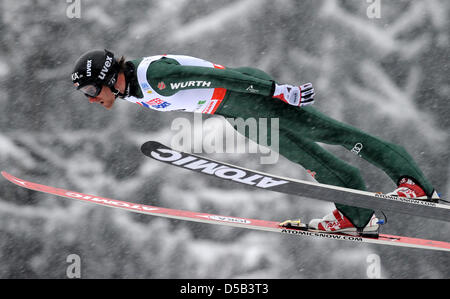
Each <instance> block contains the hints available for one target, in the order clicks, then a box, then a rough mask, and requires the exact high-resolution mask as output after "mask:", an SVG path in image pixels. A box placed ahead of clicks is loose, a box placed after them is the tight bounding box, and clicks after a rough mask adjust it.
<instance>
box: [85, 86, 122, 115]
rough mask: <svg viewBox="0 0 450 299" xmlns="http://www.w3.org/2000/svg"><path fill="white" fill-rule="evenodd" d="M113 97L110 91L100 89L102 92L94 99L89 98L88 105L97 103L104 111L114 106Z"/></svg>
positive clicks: (105, 88)
mask: <svg viewBox="0 0 450 299" xmlns="http://www.w3.org/2000/svg"><path fill="white" fill-rule="evenodd" d="M115 99H116V98H115V96H114V94H113V93H112V91H111V89H109V88H108V87H106V86H103V87H102V91H101V92H100V93H99V95H98V96H96V97H95V98H91V97H90V98H89V102H90V103H99V104H100V105H102V106H103V107H105V108H106V109H108V110H109V109H111V108H112V106H113V105H114V101H115Z"/></svg>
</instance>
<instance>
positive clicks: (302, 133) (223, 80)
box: [131, 57, 433, 227]
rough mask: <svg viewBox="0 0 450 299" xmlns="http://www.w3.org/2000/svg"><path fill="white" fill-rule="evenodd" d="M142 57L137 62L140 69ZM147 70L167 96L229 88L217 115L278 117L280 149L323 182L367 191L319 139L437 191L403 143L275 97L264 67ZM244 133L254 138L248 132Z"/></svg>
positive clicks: (168, 63) (362, 217) (362, 216)
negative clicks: (381, 137)
mask: <svg viewBox="0 0 450 299" xmlns="http://www.w3.org/2000/svg"><path fill="white" fill-rule="evenodd" d="M141 60H142V59H139V60H134V61H131V62H132V64H133V65H134V67H136V68H137V67H138V65H139V63H140V62H141ZM146 75H147V81H148V83H149V84H150V86H151V87H152V88H153V89H154V90H156V91H158V93H160V94H161V95H164V96H166V95H172V94H175V93H177V92H179V91H180V90H184V89H195V88H202V87H201V84H191V86H189V84H185V87H181V88H180V86H181V85H178V86H177V89H176V90H174V89H173V88H171V86H172V85H171V83H179V82H185V81H195V82H197V81H198V82H200V81H202V82H203V81H207V82H211V84H210V85H208V86H209V87H213V88H225V89H226V94H225V96H224V98H223V101H222V102H221V103H220V106H219V107H218V108H217V110H216V111H215V114H218V115H222V116H224V117H226V118H229V119H236V118H242V119H248V118H254V119H256V120H257V121H258V120H259V119H260V118H278V119H279V143H278V144H279V153H280V154H281V155H283V156H284V157H286V158H287V159H289V160H291V161H292V162H295V163H297V164H299V165H301V166H302V167H304V168H305V169H306V170H309V171H311V172H313V173H315V179H316V180H317V181H318V182H320V183H323V184H329V185H336V186H342V187H347V188H353V189H358V190H366V186H365V183H364V180H363V178H362V177H361V175H360V173H359V170H358V169H357V168H355V167H353V166H351V165H349V164H348V163H346V162H344V161H343V160H341V159H339V158H337V157H336V156H334V155H333V154H332V153H330V152H328V151H327V150H325V149H324V148H322V147H321V146H320V145H318V144H317V143H316V142H321V143H325V144H332V145H341V146H343V147H344V148H346V149H347V150H349V151H352V150H353V151H355V148H356V149H357V151H358V154H359V155H360V157H362V158H363V159H365V160H367V161H368V162H370V163H371V164H373V165H375V166H376V167H378V168H380V169H382V170H383V171H384V172H385V173H386V174H387V175H388V176H389V177H390V178H391V179H392V180H393V181H394V182H395V183H398V181H399V179H400V178H401V177H404V176H408V177H411V178H413V179H414V180H415V181H416V182H417V183H418V184H419V185H420V186H421V187H422V188H423V189H424V190H425V192H426V193H427V195H429V196H430V195H431V194H432V193H433V187H432V185H431V184H430V183H429V182H428V180H427V179H426V178H425V176H424V175H423V174H422V172H421V170H420V169H419V167H418V166H417V165H416V163H415V162H414V160H413V159H412V158H411V156H410V155H409V154H408V153H407V152H406V151H405V150H404V149H403V148H402V147H400V146H398V145H395V144H392V143H389V142H386V141H384V140H381V139H379V138H377V137H374V136H371V135H369V134H367V133H364V132H362V131H361V130H359V129H356V128H354V127H352V126H350V125H347V124H344V123H341V122H338V121H336V120H334V119H332V118H330V117H328V116H326V115H324V114H322V113H320V112H319V111H318V110H316V109H314V108H312V107H311V106H308V107H302V108H299V107H294V106H291V105H288V104H286V103H284V102H282V101H280V100H278V99H275V98H272V94H273V90H274V82H275V81H274V79H273V78H271V77H270V76H269V75H268V74H266V73H265V72H263V71H261V70H258V69H254V68H248V67H242V68H220V69H217V68H206V67H199V66H188V65H180V64H179V63H178V62H177V60H176V59H171V58H166V57H163V58H161V59H159V60H156V61H154V62H152V63H151V64H150V65H149V66H148V69H147V74H146ZM161 82H164V83H165V84H163V87H164V88H163V90H162V89H159V88H158V86H159V87H161ZM137 85H138V84H134V88H133V89H132V90H131V94H132V95H133V96H134V97H136V98H140V97H142V91H141V90H140V89H139V88H138V87H136V86H137ZM194 85H200V87H199V86H194ZM249 87H251V88H249ZM241 133H242V134H244V135H246V136H247V137H248V138H251V136H249V134H247V132H241ZM267 140H270V139H267ZM254 141H256V142H258V140H254ZM269 146H270V145H269ZM336 207H337V209H338V210H339V211H341V212H342V213H343V214H344V215H345V216H346V217H347V218H348V219H349V220H350V221H351V222H352V223H353V224H354V225H355V226H356V227H364V226H365V225H366V224H367V223H368V221H369V220H370V218H371V216H372V215H373V213H374V211H372V210H369V209H364V208H358V207H352V206H345V205H342V204H336Z"/></svg>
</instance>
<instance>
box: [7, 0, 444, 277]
mask: <svg viewBox="0 0 450 299" xmlns="http://www.w3.org/2000/svg"><path fill="white" fill-rule="evenodd" d="M69 2H70V1H69ZM72 2H74V1H72ZM379 3H380V8H381V11H380V15H379V18H369V17H368V14H367V12H368V8H369V6H370V3H368V2H367V1H363V0H360V1H359V0H358V1H357V0H354V1H337V0H322V1H317V0H298V1H295V0H238V1H230V0H227V1H225V0H221V1H212V0H211V1H209V0H172V1H166V0H158V1H156V0H155V1H143V0H139V1H125V0H121V1H101V4H100V3H99V2H97V1H87V0H80V4H81V5H80V11H79V18H78V17H75V18H70V16H71V12H74V10H73V9H74V8H73V7H72V8H71V7H70V6H71V5H73V3H67V2H66V1H50V0H47V1H45V0H41V1H14V0H3V1H1V2H0V33H1V34H0V105H1V107H2V109H0V169H1V170H6V171H8V172H10V173H12V174H13V175H15V176H18V177H22V178H24V179H28V180H32V181H36V182H41V183H43V184H49V185H52V186H56V187H61V188H66V189H71V190H76V191H80V192H84V193H89V194H95V195H99V196H104V197H111V198H115V199H122V200H127V201H132V202H137V203H144V204H149V205H157V206H163V207H168V208H177V209H188V210H192V211H200V212H211V213H216V214H221V215H227V216H236V217H250V218H257V219H265V220H274V221H281V220H285V219H291V218H297V217H299V216H300V217H301V218H302V219H304V220H308V219H310V218H313V217H322V216H323V215H325V214H327V213H329V212H330V211H331V210H332V209H333V204H331V203H324V202H319V201H314V200H304V199H302V198H300V197H296V196H287V195H282V194H279V193H275V192H263V191H258V190H255V189H251V188H246V187H243V186H240V185H237V184H233V183H228V182H222V181H219V180H216V179H214V178H210V177H208V176H202V175H200V174H195V173H191V172H188V171H186V170H182V169H179V168H176V167H168V166H167V165H165V164H162V163H158V162H157V161H154V160H152V159H149V158H146V157H145V156H143V155H142V154H141V153H140V150H139V148H140V145H141V144H142V143H143V142H145V141H147V140H157V141H160V142H162V143H165V144H170V141H171V138H172V137H173V136H174V134H176V132H175V131H173V130H171V129H170V127H171V123H172V121H173V120H174V119H175V118H178V117H184V118H187V119H189V120H193V115H192V114H188V113H161V112H156V111H151V110H146V109H144V108H142V107H140V106H138V105H133V104H130V103H126V102H119V103H117V104H116V105H115V107H114V108H113V109H112V111H107V110H105V109H103V108H102V107H101V106H100V105H97V104H89V103H88V102H87V100H86V99H85V98H84V97H83V96H82V95H81V94H80V93H78V92H75V91H73V89H72V84H71V81H70V74H71V71H72V67H73V63H74V61H75V60H76V59H77V58H78V57H79V56H80V55H81V54H82V53H83V52H85V51H87V50H90V49H93V48H100V49H102V48H108V49H110V50H112V51H113V52H114V53H116V55H117V56H120V55H126V57H128V58H130V59H132V58H137V57H142V56H151V55H156V54H163V53H171V54H185V55H193V56H197V57H201V58H204V59H207V60H210V61H213V62H215V63H218V64H222V65H225V66H229V67H238V66H253V67H258V68H260V69H263V70H265V71H266V72H268V73H270V74H271V75H272V76H274V77H275V78H277V80H278V81H279V82H283V83H291V84H299V83H305V82H312V83H313V84H314V85H315V88H316V94H317V96H316V107H317V108H318V109H319V110H321V111H323V112H325V113H327V114H329V115H330V116H332V117H334V118H336V119H338V120H341V121H344V122H346V123H349V124H352V125H355V126H357V127H359V128H361V129H363V130H365V131H367V132H369V133H371V134H374V135H376V136H379V137H382V138H383V139H386V140H389V141H392V142H394V143H398V144H400V145H402V146H404V147H405V148H406V149H407V150H408V152H409V153H410V154H411V155H412V156H413V157H414V158H415V159H416V161H417V163H418V164H419V165H420V167H421V168H422V170H423V171H424V173H425V174H426V175H427V176H428V177H429V179H430V180H431V182H432V183H433V184H434V185H435V187H436V189H437V190H438V191H439V192H441V193H443V194H444V196H447V197H448V194H450V184H449V176H450V166H449V163H448V161H449V158H450V156H449V151H448V148H449V137H448V132H449V129H450V121H449V119H450V118H449V117H448V113H449V112H450V104H449V98H450V82H449V48H450V45H449V35H450V26H449V21H448V20H449V10H450V1H448V0H423V1H421V0H412V1H399V0H395V1H394V0H391V1H388V0H381V1H379ZM75 13H76V11H75ZM222 121H223V120H222ZM328 148H329V149H330V150H331V151H333V152H335V153H336V155H338V156H339V157H342V158H343V159H346V160H347V161H349V162H350V163H352V164H353V165H356V166H358V167H360V168H361V171H362V174H363V176H364V178H365V179H366V180H367V185H368V188H369V189H370V190H373V191H383V192H388V191H391V190H393V188H394V187H395V186H394V184H393V182H391V181H390V180H389V178H388V177H387V176H386V175H385V174H383V173H382V172H381V171H379V170H378V169H376V168H374V167H372V166H370V165H369V164H368V163H366V162H365V161H361V160H359V159H357V157H356V156H355V155H352V154H350V153H348V152H344V151H343V150H341V149H339V148H334V147H328ZM209 156H210V157H212V158H215V159H219V160H222V161H228V162H231V163H239V164H241V165H243V166H247V167H250V168H254V169H258V170H261V171H266V172H271V173H275V174H280V175H284V176H288V177H296V178H299V179H310V178H309V175H308V174H307V173H306V171H305V170H304V169H303V168H302V167H300V166H298V165H295V164H292V163H291V162H289V161H288V160H286V159H284V158H280V160H279V162H278V163H277V164H271V165H270V164H269V165H261V164H260V163H259V157H258V155H257V154H247V155H241V154H212V155H209ZM388 218H389V223H388V225H387V226H386V227H384V232H387V233H390V234H401V235H410V236H417V237H423V238H429V239H437V240H444V241H450V234H449V231H450V225H449V224H447V223H443V222H440V221H433V220H426V219H422V218H418V217H407V216H405V215H400V214H398V215H396V214H392V213H389V214H388ZM71 254H76V255H78V256H79V257H80V259H81V277H82V278H367V277H368V276H367V271H368V269H369V266H370V261H371V260H370V257H373V254H376V255H378V256H379V257H380V262H381V277H382V278H449V277H450V256H449V254H448V253H439V252H433V251H424V250H418V249H401V248H395V247H389V246H384V247H382V246H375V245H359V244H355V243H351V242H344V241H342V242H338V241H328V240H315V239H309V238H293V237H290V236H284V235H278V234H274V233H268V232H255V231H248V230H245V229H238V228H230V227H223V226H215V225H208V224H195V223H188V222H183V221H176V220H170V219H164V218H157V217H151V216H143V215H136V214H133V213H127V212H122V211H117V210H115V209H109V208H104V207H97V206H93V205H89V204H84V203H79V202H72V201H69V200H66V199H61V198H56V197H53V196H48V195H44V194H41V193H37V192H33V191H28V190H25V189H21V188H18V187H16V186H15V185H13V184H11V183H9V182H7V181H6V180H4V179H3V178H2V179H0V278H65V277H66V269H67V267H68V265H69V263H67V262H66V258H67V257H68V256H69V255H71Z"/></svg>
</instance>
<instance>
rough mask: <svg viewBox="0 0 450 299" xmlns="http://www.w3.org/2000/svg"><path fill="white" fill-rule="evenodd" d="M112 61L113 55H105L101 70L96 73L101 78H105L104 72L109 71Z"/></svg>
mask: <svg viewBox="0 0 450 299" xmlns="http://www.w3.org/2000/svg"><path fill="white" fill-rule="evenodd" d="M112 63H113V57H112V56H109V55H106V60H105V63H104V64H103V67H102V70H101V71H100V74H99V75H98V77H99V78H100V79H101V80H104V79H105V77H106V74H107V73H108V72H109V68H110V67H111V65H112Z"/></svg>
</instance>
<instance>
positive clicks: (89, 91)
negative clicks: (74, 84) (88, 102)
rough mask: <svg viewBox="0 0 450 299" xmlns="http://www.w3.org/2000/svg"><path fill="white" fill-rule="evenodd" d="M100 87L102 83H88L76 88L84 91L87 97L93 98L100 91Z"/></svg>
mask: <svg viewBox="0 0 450 299" xmlns="http://www.w3.org/2000/svg"><path fill="white" fill-rule="evenodd" d="M102 87H103V86H102V85H96V84H88V85H84V86H83V87H80V88H78V90H79V91H81V92H82V93H84V95H85V96H87V97H88V98H95V97H97V96H98V95H99V94H100V92H101V91H102Z"/></svg>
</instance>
